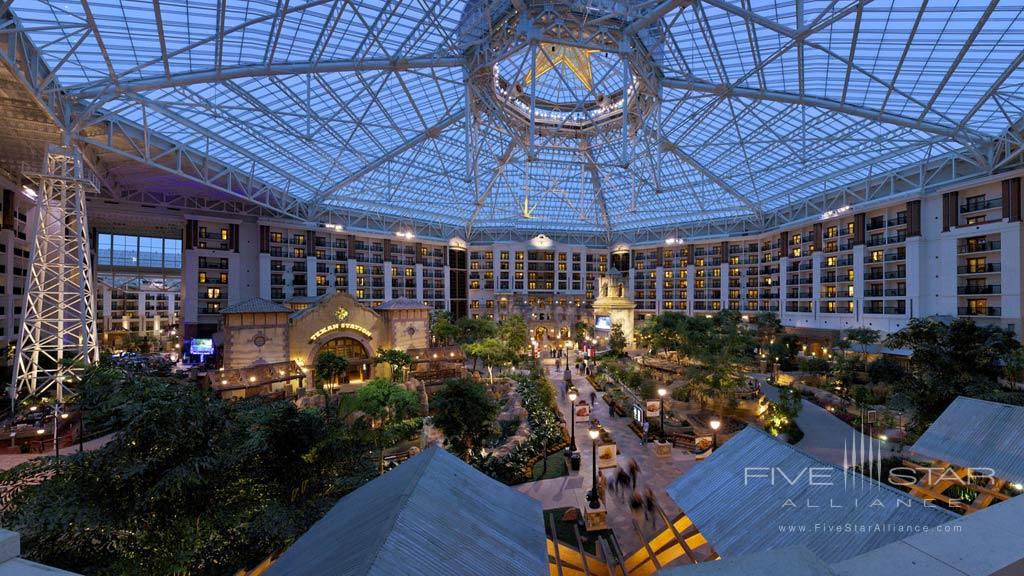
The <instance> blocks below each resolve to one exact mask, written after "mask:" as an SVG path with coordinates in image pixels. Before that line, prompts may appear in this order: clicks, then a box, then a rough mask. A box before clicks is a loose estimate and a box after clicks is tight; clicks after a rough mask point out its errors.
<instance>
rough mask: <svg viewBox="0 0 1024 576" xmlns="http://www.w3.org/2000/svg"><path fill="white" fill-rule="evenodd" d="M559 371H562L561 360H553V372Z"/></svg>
mask: <svg viewBox="0 0 1024 576" xmlns="http://www.w3.org/2000/svg"><path fill="white" fill-rule="evenodd" d="M561 369H562V360H561V359H558V358H556V359H555V372H558V371H559V370H561Z"/></svg>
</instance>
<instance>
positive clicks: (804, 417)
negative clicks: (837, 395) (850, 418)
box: [762, 384, 896, 466]
mask: <svg viewBox="0 0 1024 576" xmlns="http://www.w3.org/2000/svg"><path fill="white" fill-rule="evenodd" d="M762 389H763V390H764V394H765V396H766V397H767V398H768V399H769V400H772V401H775V400H778V398H779V390H778V389H777V388H776V387H774V386H771V385H767V384H766V385H763V386H762ZM796 423H797V425H798V426H800V429H801V430H803V432H804V437H803V439H801V440H800V441H799V442H797V443H796V447H797V448H799V449H800V450H802V451H803V452H805V453H807V454H810V455H811V456H814V457H815V458H818V459H819V460H823V461H825V462H829V463H831V464H835V465H836V466H843V465H845V464H848V463H850V459H849V458H848V457H847V455H848V454H853V453H854V449H853V446H854V445H857V446H860V445H864V446H867V442H868V441H871V442H874V446H873V448H872V449H873V450H877V449H878V448H879V446H881V448H882V451H883V453H884V454H885V455H886V456H889V455H895V454H896V446H895V445H894V444H893V443H891V442H881V441H880V440H877V439H872V438H869V437H868V436H865V435H863V434H861V433H860V432H858V431H857V430H855V429H854V428H853V427H852V426H850V425H849V424H847V423H846V422H843V421H842V420H840V419H839V418H838V417H837V416H836V415H835V414H832V413H831V412H829V411H828V410H825V409H824V408H822V407H821V406H818V405H817V404H815V403H814V402H810V401H809V400H803V409H802V410H800V414H798V415H797V417H796Z"/></svg>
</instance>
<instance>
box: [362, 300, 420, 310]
mask: <svg viewBox="0 0 1024 576" xmlns="http://www.w3.org/2000/svg"><path fill="white" fill-rule="evenodd" d="M375 309H376V310H430V306H426V305H424V304H423V302H419V301H416V300H413V299H412V298H392V299H391V300H388V301H387V302H384V303H383V304H381V305H380V306H377V307H376V308H375Z"/></svg>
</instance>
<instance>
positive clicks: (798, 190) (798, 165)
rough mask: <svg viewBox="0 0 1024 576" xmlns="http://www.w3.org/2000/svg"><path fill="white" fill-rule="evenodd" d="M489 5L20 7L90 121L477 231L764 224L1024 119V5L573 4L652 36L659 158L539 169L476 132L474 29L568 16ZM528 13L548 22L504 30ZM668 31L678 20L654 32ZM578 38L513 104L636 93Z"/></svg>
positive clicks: (316, 200)
mask: <svg viewBox="0 0 1024 576" xmlns="http://www.w3.org/2000/svg"><path fill="white" fill-rule="evenodd" d="M468 4H469V5H468V6H467V2H465V1H464V0H441V1H433V0H431V1H427V0H363V1H360V0H308V1H296V0H292V1H290V2H289V1H288V0H283V1H275V2H269V1H256V0H219V1H216V2H214V1H213V0H145V1H138V0H81V2H80V3H79V2H69V1H60V2H57V1H41V0H13V12H14V13H15V15H16V17H17V18H18V20H19V21H18V24H19V27H20V28H21V29H22V30H23V31H25V32H26V33H27V34H28V36H29V38H31V40H32V41H33V43H34V44H35V46H36V47H37V48H38V49H39V50H40V51H41V53H42V54H43V56H44V59H45V61H46V62H47V64H48V65H49V66H50V68H51V70H53V71H54V74H55V78H56V80H57V82H58V83H59V86H60V89H61V90H63V91H64V92H65V93H66V94H68V95H69V96H70V97H72V98H73V99H74V100H75V101H76V103H77V105H78V106H80V110H83V111H85V112H86V113H89V114H102V115H106V117H117V118H120V119H122V120H124V121H127V122H131V123H134V124H137V125H138V126H140V127H143V128H145V129H147V130H150V131H152V132H154V133H156V134H159V135H161V136H162V137H164V138H167V139H170V140H172V141H175V142H177V143H180V144H181V145H183V146H186V147H188V148H190V149H193V150H196V151H199V152H201V153H202V154H205V155H209V156H210V157H211V158H213V159H216V160H217V161H219V162H221V163H223V164H225V165H227V166H231V167H233V168H235V169H238V170H240V171H242V172H246V173H250V174H252V175H254V176H256V177H258V178H259V179H260V180H262V181H263V182H264V183H265V184H267V185H270V186H272V187H274V188H277V189H280V190H282V191H286V192H287V194H288V195H290V196H292V197H294V198H296V199H297V200H299V201H301V202H306V203H310V204H312V205H316V206H325V207H331V208H337V209H341V210H353V211H363V212H369V213H375V214H380V215H384V216H388V217H395V218H397V219H399V220H423V221H431V222H439V223H444V224H450V225H454V226H469V227H472V228H476V229H480V228H513V229H523V230H534V229H538V228H550V229H553V230H555V229H557V230H580V231H600V232H605V233H608V234H609V236H610V235H612V234H628V233H629V232H631V231H636V230H640V229H644V228H649V227H654V226H662V225H667V224H676V223H688V222H699V221H704V220H708V219H716V218H745V219H750V220H751V221H752V222H754V221H757V219H759V218H762V217H763V215H764V214H766V213H771V212H773V211H778V210H780V209H783V208H785V207H787V206H791V205H793V204H794V203H799V202H801V201H804V200H806V199H808V198H810V197H813V196H815V195H818V194H822V193H825V192H827V191H829V190H832V189H835V188H836V187H840V186H845V185H850V184H852V183H855V182H858V181H861V180H863V179H865V178H867V177H871V176H875V175H879V174H884V173H886V172H888V171H892V170H896V169H899V168H903V167H907V166H912V165H914V164H915V163H919V162H924V161H928V160H929V159H933V158H936V157H938V156H941V155H944V154H948V153H951V152H960V153H963V151H964V150H972V149H974V148H977V149H979V150H981V149H983V147H984V146H986V145H987V144H988V143H989V142H990V140H991V139H992V138H995V137H999V136H1000V135H1002V134H1003V133H1004V132H1005V131H1006V130H1007V128H1008V127H1009V126H1011V125H1013V124H1014V123H1015V122H1017V121H1019V120H1020V118H1021V115H1022V112H1024V90H1022V83H1024V69H1022V67H1021V62H1022V60H1024V51H1022V46H1024V5H1022V4H1021V3H1020V2H1002V3H999V2H997V0H992V1H976V0H966V1H954V0H932V1H930V2H916V1H915V2H911V1H909V0H896V1H894V0H889V1H882V0H876V1H870V0H860V1H851V0H823V1H819V0H806V1H803V0H797V1H794V2H788V1H764V0H743V1H741V0H700V1H696V2H692V3H686V2H682V3H679V2H659V1H648V2H641V1H618V2H613V1H612V0H591V1H589V2H583V1H582V0H578V1H576V2H559V1H554V2H547V5H548V6H549V7H550V6H552V5H553V6H556V7H557V6H561V7H562V8H559V9H565V10H569V11H573V10H575V11H577V12H579V11H583V12H586V11H588V10H590V11H591V12H589V13H588V14H592V16H588V17H589V18H592V19H593V20H595V24H594V26H595V30H596V29H597V28H600V27H601V26H605V27H608V28H614V29H615V30H617V31H618V32H616V34H618V36H616V38H620V39H621V38H626V37H628V38H633V40H632V42H633V44H631V45H630V46H631V47H630V48H629V49H628V50H629V51H632V52H634V53H635V52H636V50H637V46H640V47H641V48H642V49H643V50H644V51H645V52H646V53H649V58H650V64H651V66H650V70H649V73H650V77H651V78H654V79H655V80H654V81H653V82H654V83H656V84H657V86H656V92H657V102H656V106H657V110H656V113H652V114H650V116H649V119H646V120H644V123H643V124H641V123H640V122H639V121H637V122H636V124H632V125H631V126H629V127H627V129H626V131H625V132H622V133H623V134H626V133H628V131H629V129H630V128H632V130H633V133H632V134H631V135H630V136H628V137H624V138H626V139H627V140H629V141H631V142H633V139H637V140H636V142H634V145H635V147H636V148H637V149H638V150H640V151H639V152H637V153H635V155H633V156H631V158H632V159H631V161H629V162H626V161H624V160H623V157H622V156H621V155H620V153H619V152H618V150H619V149H620V148H622V146H620V145H618V144H616V145H614V146H613V145H607V146H603V147H599V146H597V145H592V148H589V149H587V148H586V146H582V145H580V144H579V143H580V142H582V141H586V142H590V140H591V139H597V138H601V136H591V135H586V134H584V135H579V136H577V137H575V138H570V139H567V140H565V141H564V142H562V143H561V144H560V145H559V146H555V147H551V148H550V149H547V148H546V149H545V150H544V151H543V153H542V154H541V156H543V159H542V161H541V160H537V158H536V157H535V155H536V154H537V151H536V150H533V151H531V148H530V145H529V144H528V143H525V140H529V139H530V137H529V135H526V136H524V133H523V132H522V131H517V130H518V129H514V127H512V126H510V125H509V123H508V122H507V121H506V120H507V119H501V118H498V119H493V118H492V119H491V120H492V123H491V125H490V126H491V127H484V129H480V130H473V129H472V128H473V126H467V122H469V123H471V124H476V123H484V120H482V119H481V118H479V117H478V115H475V114H474V113H473V110H474V109H473V108H472V107H471V108H470V113H467V106H472V104H471V103H470V102H471V100H473V98H474V95H473V94H472V93H469V94H467V80H466V79H467V77H468V71H469V70H470V69H471V66H470V65H468V64H467V54H469V53H470V52H471V49H475V48H473V47H472V46H468V45H467V40H466V37H465V36H461V35H460V33H459V31H460V27H462V26H465V22H466V21H467V16H465V14H468V13H470V12H471V11H479V12H480V13H482V14H485V17H484V18H485V21H486V22H487V26H490V27H491V28H492V32H493V34H494V35H499V34H505V33H507V34H509V35H515V34H519V33H520V32H522V33H523V34H524V36H523V37H528V40H527V42H529V41H530V39H537V41H538V43H539V46H541V47H542V49H543V47H545V43H544V40H545V39H547V40H548V41H549V43H550V41H551V40H552V37H551V36H545V35H546V34H548V35H549V34H551V32H550V30H551V28H552V27H551V26H548V27H547V28H546V27H545V26H546V24H545V21H544V19H543V13H541V15H540V16H538V15H537V12H536V11H530V10H527V7H530V8H533V7H534V5H537V6H539V4H540V3H532V2H529V1H528V0H515V1H509V0H494V1H482V0H471V1H470V2H469V3H468ZM680 4H685V7H682V8H680V7H679V5H680ZM521 10H522V11H525V14H527V15H528V16H529V18H527V17H520V18H519V20H518V23H517V24H516V25H515V26H512V27H510V28H509V29H508V30H505V29H501V26H503V24H502V23H501V22H502V18H511V17H515V16H516V15H519V12H520V11H521ZM594 11H598V12H594ZM520 16H521V15H520ZM586 25H587V26H589V25H590V24H589V23H588V24H586ZM651 27H654V29H657V30H658V31H659V33H658V34H649V35H646V36H643V35H637V34H636V29H638V28H645V29H648V30H650V29H652V28H651ZM530 34H535V35H534V36H530ZM631 34H632V36H630V35H631ZM494 37H496V36H494ZM494 37H491V38H490V39H488V40H486V41H488V42H494ZM517 37H518V36H517ZM637 38H639V40H637ZM651 39H654V40H651ZM652 41H653V42H657V43H658V45H657V46H650V45H646V44H643V43H644V42H647V43H650V42H652ZM481 42H482V41H481ZM637 42H640V43H641V44H637ZM556 44H557V43H556ZM558 46H560V48H558V51H557V52H552V54H556V57H552V58H549V59H548V60H547V62H548V64H550V66H544V65H543V63H541V61H540V60H537V61H536V62H535V61H534V57H533V55H532V54H533V53H532V52H523V51H521V50H520V51H518V52H516V51H512V52H511V53H510V54H509V55H508V56H507V57H504V58H501V59H497V60H496V61H495V62H494V63H493V64H495V65H496V66H497V67H498V69H499V70H500V72H498V73H497V75H498V76H502V77H504V76H506V75H508V76H509V77H508V78H504V79H502V80H501V81H500V82H499V81H498V80H496V81H495V85H498V84H500V86H499V87H498V88H495V89H496V90H500V93H499V96H498V97H500V98H505V99H506V100H507V99H509V98H510V97H509V94H510V93H512V92H515V91H517V90H518V91H521V93H522V94H525V95H524V96H522V97H520V98H519V99H518V100H517V101H518V102H520V103H524V102H525V103H526V104H525V106H526V108H525V109H526V116H525V118H526V120H524V122H525V124H526V125H529V124H530V121H529V116H530V114H529V109H530V108H531V106H535V104H534V101H533V100H532V99H531V97H532V95H533V94H536V100H537V101H542V102H546V103H548V104H550V106H549V108H550V107H557V105H561V106H568V108H570V109H571V108H573V106H577V107H578V109H580V110H583V109H585V108H586V109H588V110H593V109H595V108H594V107H595V106H598V105H600V104H601V103H603V102H613V104H610V105H609V106H614V105H615V104H614V102H617V101H616V100H615V98H616V95H618V98H620V99H621V97H622V91H623V90H625V91H626V93H628V94H633V89H632V88H623V87H624V86H627V84H628V82H626V81H625V80H624V79H623V75H622V74H621V73H620V70H621V69H622V66H621V65H619V64H618V62H619V61H620V60H622V59H624V58H625V56H622V57H621V58H620V56H619V55H616V54H612V55H609V54H606V53H602V52H600V51H594V52H593V53H591V52H590V51H588V50H583V49H582V48H581V49H578V50H575V51H573V50H570V49H569V47H567V46H566V45H560V44H558ZM524 50H529V48H525V49H524ZM538 63H540V64H538ZM537 66H539V68H538V67H537ZM542 68H550V70H542ZM581 68H584V70H583V71H582V74H581ZM531 70H536V71H537V75H536V77H535V78H531V77H529V71H531ZM636 70H639V69H636ZM644 70H645V71H646V70H647V69H646V68H644ZM542 72H543V73H542ZM631 74H634V76H633V80H632V82H634V83H636V82H639V80H638V78H639V76H640V75H642V73H641V72H637V71H634V72H631ZM587 75H590V80H589V82H588V81H587V79H586V78H585V77H586V76H587ZM588 107H589V108H588ZM545 110H548V109H545ZM510 113H511V112H510ZM545 113H546V114H549V115H550V114H552V112H550V110H548V111H547V112H545ZM631 122H632V121H631ZM620 132H621V129H620ZM474 134H475V136H474ZM540 135H541V136H542V135H543V134H542V133H541V134H540ZM474 137H475V138H478V139H479V141H477V143H476V146H475V148H474V146H472V145H470V144H469V143H467V140H468V139H471V138H474ZM640 139H646V143H643V142H640ZM566 142H572V144H567V143H566ZM474 150H475V151H476V152H473V151H474ZM533 160H537V161H533ZM474 162H475V163H476V164H477V167H476V169H475V171H474V170H471V169H470V168H469V166H470V165H471V164H473V163H474Z"/></svg>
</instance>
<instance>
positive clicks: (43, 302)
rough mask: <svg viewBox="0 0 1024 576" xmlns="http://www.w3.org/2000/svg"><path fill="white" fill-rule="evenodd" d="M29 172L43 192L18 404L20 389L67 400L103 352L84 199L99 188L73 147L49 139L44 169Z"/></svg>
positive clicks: (19, 353) (17, 374)
mask: <svg viewBox="0 0 1024 576" xmlns="http://www.w3.org/2000/svg"><path fill="white" fill-rule="evenodd" d="M25 175H26V176H27V177H29V178H31V179H33V181H34V184H35V185H36V186H37V187H38V195H37V198H36V222H35V236H34V239H33V243H32V253H31V257H30V260H29V275H28V282H27V287H26V290H25V314H24V316H23V324H22V327H21V330H19V331H18V345H17V350H16V352H15V356H16V358H17V361H16V363H15V368H14V379H13V382H12V386H11V389H10V394H11V403H12V406H13V405H14V403H15V402H16V401H17V399H18V397H19V396H22V395H28V396H32V397H36V396H39V395H42V394H51V395H53V396H54V399H55V401H56V402H58V403H61V402H63V401H64V393H65V392H66V391H69V390H70V388H69V386H70V385H71V384H72V383H73V382H74V381H75V380H76V379H77V377H78V375H79V374H80V373H81V371H82V369H83V368H84V367H85V366H86V365H88V364H90V363H92V362H95V361H98V360H99V345H98V340H97V336H96V298H95V293H94V291H93V278H92V267H91V266H90V263H89V223H88V220H87V216H86V207H85V198H86V194H88V193H89V192H94V191H95V190H96V188H95V186H94V184H93V182H92V181H91V180H89V179H87V178H85V177H84V176H83V172H82V163H81V160H80V158H79V157H78V151H77V150H75V149H73V148H61V147H56V146H51V147H50V148H49V149H48V150H47V152H46V158H45V168H44V171H43V172H42V173H38V174H32V173H28V172H26V174H25Z"/></svg>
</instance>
